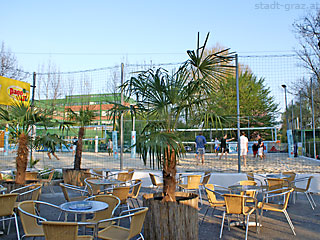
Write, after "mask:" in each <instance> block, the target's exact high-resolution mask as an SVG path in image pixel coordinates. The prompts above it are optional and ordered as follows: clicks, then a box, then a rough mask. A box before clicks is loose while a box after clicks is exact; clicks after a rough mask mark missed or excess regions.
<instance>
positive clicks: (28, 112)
mask: <svg viewBox="0 0 320 240" xmlns="http://www.w3.org/2000/svg"><path fill="white" fill-rule="evenodd" d="M0 124H1V125H2V126H5V127H6V128H8V131H9V133H10V136H11V138H12V140H13V141H15V142H16V144H17V145H18V151H17V156H16V168H17V171H16V183H17V184H24V183H25V172H26V168H27V164H28V155H29V149H30V142H31V137H30V135H31V134H30V133H31V131H32V128H33V126H40V127H44V128H45V129H46V128H47V127H53V126H57V125H60V127H61V128H64V126H65V125H64V123H63V122H59V121H58V120H55V119H53V118H52V112H50V113H49V112H48V110H44V109H41V108H37V107H32V106H31V104H30V102H25V101H22V100H19V101H14V102H13V105H11V106H8V107H6V106H1V107H0ZM37 142H38V144H39V145H41V143H42V140H41V137H40V138H39V137H38V141H37ZM34 146H35V147H36V145H34Z"/></svg>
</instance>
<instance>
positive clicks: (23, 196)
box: [10, 183, 42, 209]
mask: <svg viewBox="0 0 320 240" xmlns="http://www.w3.org/2000/svg"><path fill="white" fill-rule="evenodd" d="M41 187H42V184H40V183H36V184H29V185H27V186H24V187H21V188H16V189H14V190H12V191H11V192H10V193H17V194H19V195H18V197H17V200H16V202H15V204H14V208H15V209H16V208H17V207H18V204H19V203H20V202H22V201H26V200H38V199H39V197H40V194H41Z"/></svg>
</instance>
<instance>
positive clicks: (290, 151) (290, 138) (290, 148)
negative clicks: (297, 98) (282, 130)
mask: <svg viewBox="0 0 320 240" xmlns="http://www.w3.org/2000/svg"><path fill="white" fill-rule="evenodd" d="M281 87H283V88H284V97H285V104H286V122H287V140H288V155H289V158H291V157H293V152H294V149H293V136H292V130H291V129H290V127H289V119H288V106H287V86H286V85H285V84H283V85H281Z"/></svg>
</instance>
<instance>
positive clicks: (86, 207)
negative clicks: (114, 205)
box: [59, 201, 109, 213]
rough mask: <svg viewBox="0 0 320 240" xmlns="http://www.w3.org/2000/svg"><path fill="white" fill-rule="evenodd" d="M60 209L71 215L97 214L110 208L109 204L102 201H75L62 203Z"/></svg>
mask: <svg viewBox="0 0 320 240" xmlns="http://www.w3.org/2000/svg"><path fill="white" fill-rule="evenodd" d="M59 207H60V209H61V210H62V211H64V212H71V213H95V212H99V211H102V210H105V209H107V208H108V207H109V205H108V203H105V202H100V201H74V202H66V203H62V204H61V205H60V206H59Z"/></svg>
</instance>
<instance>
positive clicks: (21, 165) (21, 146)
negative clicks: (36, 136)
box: [16, 133, 29, 184]
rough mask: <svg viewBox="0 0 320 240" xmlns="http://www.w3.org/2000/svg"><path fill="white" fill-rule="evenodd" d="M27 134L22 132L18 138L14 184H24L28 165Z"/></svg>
mask: <svg viewBox="0 0 320 240" xmlns="http://www.w3.org/2000/svg"><path fill="white" fill-rule="evenodd" d="M28 153H29V149H28V136H27V135H25V134H24V133H22V134H21V135H20V136H19V139H18V152H17V157H16V168H17V172H16V184H24V183H25V178H26V170H27V165H28Z"/></svg>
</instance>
